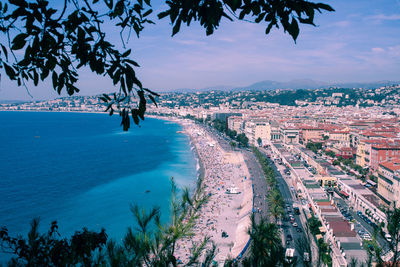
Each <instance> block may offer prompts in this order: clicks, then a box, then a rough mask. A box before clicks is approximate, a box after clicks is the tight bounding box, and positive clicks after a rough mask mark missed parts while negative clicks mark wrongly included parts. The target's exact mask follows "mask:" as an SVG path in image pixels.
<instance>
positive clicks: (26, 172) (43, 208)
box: [0, 112, 197, 240]
mask: <svg viewBox="0 0 400 267" xmlns="http://www.w3.org/2000/svg"><path fill="white" fill-rule="evenodd" d="M119 122H120V119H119V117H118V116H113V117H109V116H107V115H106V114H77V113H45V112H0V226H7V227H8V229H9V231H10V232H11V234H16V233H21V234H25V233H26V232H27V231H28V229H29V222H30V221H31V219H32V218H34V217H40V220H41V230H42V231H44V230H47V229H48V227H49V225H50V222H51V221H53V220H57V221H58V223H59V230H60V233H61V234H62V235H71V234H73V233H74V231H75V230H80V229H82V227H87V228H89V229H90V230H100V229H101V228H102V227H104V228H106V231H107V233H108V234H109V237H112V238H114V239H116V240H120V239H121V238H122V237H123V234H124V233H125V231H126V228H127V227H128V226H131V225H133V223H134V220H133V216H132V214H131V212H130V209H129V205H130V204H132V203H137V204H139V205H141V206H143V207H146V208H150V207H152V206H154V205H157V206H159V207H160V208H161V211H162V214H163V220H164V221H165V222H167V221H168V216H169V202H168V200H169V199H170V189H171V186H170V180H169V179H170V177H171V176H173V177H174V180H175V181H176V182H177V184H178V186H180V187H184V186H189V187H192V188H193V187H194V186H195V180H196V177H197V174H196V161H195V158H194V155H193V153H192V151H191V150H190V146H189V139H188V137H187V136H185V135H183V134H181V133H177V131H179V130H181V126H179V125H177V124H175V123H171V122H167V121H163V120H156V119H146V120H145V121H144V122H143V123H142V126H141V127H140V128H138V127H135V126H134V127H132V128H131V129H130V131H129V132H122V128H121V127H119ZM146 190H150V192H149V193H146V192H145V191H146Z"/></svg>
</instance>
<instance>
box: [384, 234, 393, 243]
mask: <svg viewBox="0 0 400 267" xmlns="http://www.w3.org/2000/svg"><path fill="white" fill-rule="evenodd" d="M385 239H386V241H388V242H392V236H391V235H389V234H385Z"/></svg>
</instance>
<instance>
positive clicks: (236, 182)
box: [176, 120, 253, 264]
mask: <svg viewBox="0 0 400 267" xmlns="http://www.w3.org/2000/svg"><path fill="white" fill-rule="evenodd" d="M180 124H182V125H183V128H184V131H185V133H186V134H188V135H189V136H190V138H191V141H192V143H193V145H194V147H195V148H196V151H197V154H198V157H199V159H200V161H201V163H202V166H203V171H204V177H203V183H202V187H203V191H204V193H205V194H206V195H209V199H208V201H207V203H206V204H204V205H203V207H202V208H201V211H200V213H199V217H198V218H197V219H196V226H195V227H194V230H193V232H194V236H193V237H191V238H187V239H183V240H180V241H179V242H178V243H177V250H176V252H177V257H178V259H180V260H181V261H182V262H184V263H185V262H187V261H188V259H189V256H190V255H191V248H192V247H193V245H192V243H193V242H201V241H202V240H203V238H204V237H205V236H208V237H210V238H211V240H212V241H213V242H214V243H215V244H216V246H217V253H216V256H215V260H216V261H217V262H218V263H220V264H221V263H223V262H224V261H225V260H226V259H228V258H235V257H237V256H238V255H239V254H240V253H241V251H242V250H243V248H244V247H245V245H246V244H247V242H248V240H249V235H248V233H247V230H248V228H249V227H250V225H251V221H250V216H251V213H252V210H253V189H252V181H251V179H250V174H249V170H248V168H247V165H246V163H245V160H244V157H243V154H242V153H241V152H239V151H233V150H228V149H224V148H223V147H222V146H221V145H220V144H219V142H218V141H217V140H216V136H215V135H214V134H212V133H211V132H209V131H208V130H206V129H205V128H204V127H202V126H200V125H196V124H195V123H194V122H192V121H188V120H185V121H183V120H182V121H180ZM227 191H231V192H235V191H237V192H238V194H228V193H227ZM223 232H225V233H226V234H227V236H224V237H223Z"/></svg>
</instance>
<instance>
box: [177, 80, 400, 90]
mask: <svg viewBox="0 0 400 267" xmlns="http://www.w3.org/2000/svg"><path fill="white" fill-rule="evenodd" d="M399 83H400V82H399V81H376V82H348V83H328V82H322V81H314V80H311V79H296V80H291V81H288V82H277V81H271V80H265V81H261V82H257V83H253V84H252V85H249V86H242V87H234V86H226V85H222V86H212V87H207V88H202V89H178V90H175V91H174V92H207V91H213V90H219V91H262V90H276V89H287V90H296V89H324V88H331V87H340V88H364V89H374V88H379V87H381V86H387V85H392V84H399Z"/></svg>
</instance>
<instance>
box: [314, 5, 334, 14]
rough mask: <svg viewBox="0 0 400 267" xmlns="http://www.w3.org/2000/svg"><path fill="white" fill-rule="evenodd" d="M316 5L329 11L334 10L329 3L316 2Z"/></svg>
mask: <svg viewBox="0 0 400 267" xmlns="http://www.w3.org/2000/svg"><path fill="white" fill-rule="evenodd" d="M317 7H319V8H321V9H325V10H327V11H330V12H333V11H335V9H333V8H332V7H331V6H330V5H327V4H323V3H318V4H317Z"/></svg>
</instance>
